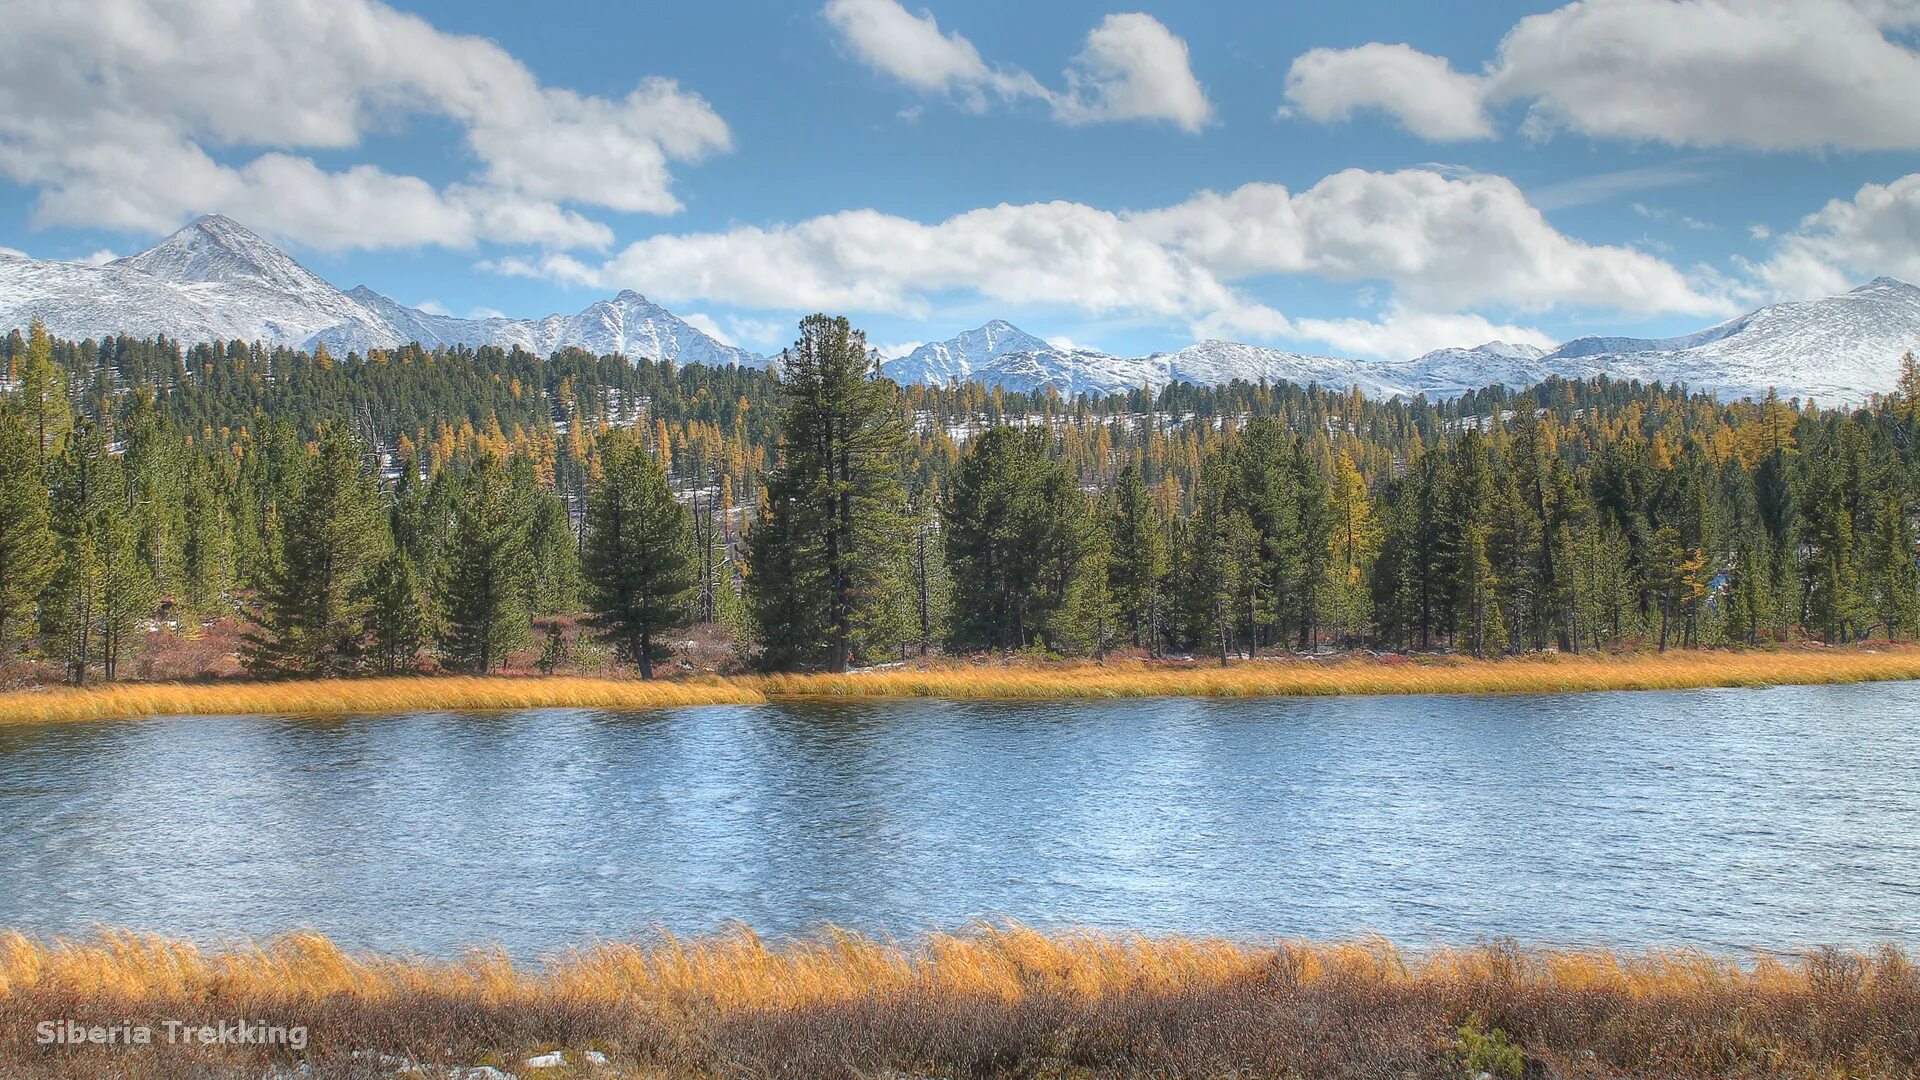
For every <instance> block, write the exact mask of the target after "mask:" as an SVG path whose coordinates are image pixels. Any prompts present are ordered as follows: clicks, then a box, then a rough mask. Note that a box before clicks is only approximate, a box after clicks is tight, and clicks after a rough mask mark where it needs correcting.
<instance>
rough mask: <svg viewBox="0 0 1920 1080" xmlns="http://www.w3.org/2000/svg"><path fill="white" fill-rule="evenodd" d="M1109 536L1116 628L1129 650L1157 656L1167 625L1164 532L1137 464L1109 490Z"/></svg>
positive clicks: (1156, 509)
mask: <svg viewBox="0 0 1920 1080" xmlns="http://www.w3.org/2000/svg"><path fill="white" fill-rule="evenodd" d="M1109 532H1110V533H1111V535H1112V537H1113V553H1112V559H1111V563H1110V565H1111V577H1112V579H1113V580H1112V591H1113V598H1114V603H1115V604H1117V605H1118V606H1119V609H1120V614H1119V618H1120V622H1121V624H1122V625H1123V626H1124V627H1125V629H1126V636H1127V640H1128V642H1129V643H1130V644H1132V645H1133V646H1134V647H1135V648H1140V647H1145V648H1146V649H1147V650H1148V651H1149V652H1151V653H1152V654H1153V655H1156V656H1157V655H1159V651H1160V642H1161V638H1162V637H1163V636H1164V632H1165V621H1166V578H1167V573H1168V569H1169V563H1168V560H1167V530H1166V525H1165V523H1163V522H1162V521H1161V520H1160V513H1159V508H1158V507H1157V506H1156V505H1155V504H1154V501H1153V498H1152V496H1151V495H1150V494H1149V493H1148V491H1147V485H1146V481H1145V479H1144V478H1143V476H1142V474H1141V469H1140V465H1139V463H1138V462H1128V463H1127V466H1126V467H1125V468H1123V469H1121V470H1120V476H1119V478H1118V480H1116V482H1115V484H1114V490H1113V500H1112V504H1111V525H1110V527H1109Z"/></svg>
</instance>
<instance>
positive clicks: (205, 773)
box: [0, 683, 1920, 957]
mask: <svg viewBox="0 0 1920 1080" xmlns="http://www.w3.org/2000/svg"><path fill="white" fill-rule="evenodd" d="M983 917H1007V918H1015V919H1019V920H1022V921H1026V922H1029V923H1032V924H1036V925H1040V926H1056V925H1067V924H1072V925H1091V926H1096V927H1108V928H1114V929H1126V930H1144V931H1155V932H1158V931H1180V932H1191V933H1222V934H1230V935H1236V936H1242V937H1247V938H1258V939H1264V938H1269V937H1274V936H1308V937H1315V938H1332V937H1349V936H1353V935H1358V934H1364V933H1370V932H1379V933H1384V934H1386V935H1388V936H1390V937H1392V938H1393V939H1395V940H1396V941H1399V942H1402V943H1406V944H1413V945H1421V944H1433V943H1461V942H1470V941H1473V940H1476V939H1480V938H1484V937H1490V936H1510V937H1514V938H1517V939H1519V940H1520V941H1522V942H1525V943H1530V944H1606V945H1613V946H1627V947H1632V946H1642V945H1655V944H1658V945H1688V946H1696V947H1702V948H1708V949H1715V950H1732V951H1744V950H1746V949H1750V948H1756V947H1798V946H1804V945H1810V944H1818V943H1840V944H1859V945H1864V944H1872V943H1877V942H1888V941H1890V942H1896V943H1902V944H1905V945H1907V946H1909V947H1915V946H1920V684H1915V683H1886V684H1877V685H1868V686H1851V687H1803V688H1781V689H1772V690H1705V691H1688V692H1678V693H1619V694H1582V695H1567V696H1551V697H1479V698H1476V697H1419V698H1342V699H1278V700H1251V701H1250V700H1240V701H1189V700H1164V701H1161V700H1156V701H1129V702H1100V703H1079V702H1076V703H1048V704H977V703H951V702H935V701H900V702H888V703H878V704H862V705H833V706H794V705H766V706H751V707H713V708H697V709H677V710H662V711H655V712H632V713H609V712H596V711H580V710H549V711H532V712H522V713H511V714H453V713H419V714H411V715H399V716H377V717H376V716H369V717H356V718H350V719H340V720H324V721H317V720H307V719H299V720H296V719H286V718H277V717H194V718H182V719H177V720H143V721H133V722H125V723H120V722H113V723H95V724H70V725H65V724H50V725H44V726H29V727H23V728H11V729H0V927H11V928H17V929H23V930H27V931H31V932H37V933H66V932H77V931H85V930H87V929H88V928H90V927H93V926H95V925H100V924H107V925H116V926H130V927H134V928H136V929H142V930H152V931H158V932H164V933H168V934H174V935H183V936H188V937H193V938H197V939H201V940H206V941H218V940H221V939H223V938H227V937H231V936H235V935H239V934H252V935H262V934H270V933H274V932H278V931H283V930H288V929H293V928H300V927H311V928H315V929H319V930H322V931H324V932H326V933H328V934H331V935H333V936H334V937H335V938H336V939H337V940H340V941H342V942H344V943H346V944H349V945H352V946H355V947H369V948H381V949H393V950H411V951H417V952H422V953H430V954H449V953H452V952H455V951H457V950H458V949H460V948H462V947H465V946H470V945H476V944H483V943H498V944H501V945H504V946H505V947H506V948H508V949H509V950H510V951H512V952H514V953H515V954H517V955H522V956H529V957H531V956H537V955H540V954H542V953H545V952H548V951H550V950H553V949H556V948H559V947H562V946H565V945H570V944H577V943H581V942H585V941H589V940H594V939H603V938H612V937H626V936H633V935H641V934H645V933H646V932H648V931H649V930H650V929H653V928H656V927H666V928H669V929H672V930H674V931H679V932H698V931H703V930H711V929H714V928H717V927H720V926H723V925H725V924H726V923H728V922H729V921H735V920H737V921H740V922H745V923H747V924H749V925H751V926H753V927H754V928H756V929H758V930H760V931H762V932H763V933H771V934H785V933H789V932H795V931H801V930H804V929H806V928H808V927H811V926H816V925H819V924H821V923H829V922H830V923H837V924H841V925H845V926H851V927H855V928H859V929H863V930H868V931H879V932H888V933H898V934H905V935H911V934H913V933H915V932H917V931H921V930H926V929H930V928H952V927H955V926H958V925H961V924H963V923H965V922H967V921H968V920H971V919H976V918H983Z"/></svg>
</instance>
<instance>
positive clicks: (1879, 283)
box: [1853, 274, 1914, 292]
mask: <svg viewBox="0 0 1920 1080" xmlns="http://www.w3.org/2000/svg"><path fill="white" fill-rule="evenodd" d="M1870 289H1876V290H1877V289H1906V290H1914V286H1912V285H1910V284H1908V283H1907V282H1904V281H1901V280H1900V279H1899V278H1897V277H1888V276H1887V275H1885V274H1882V275H1880V276H1879V277H1877V278H1874V279H1873V280H1872V281H1869V282H1867V283H1866V284H1865V285H1862V286H1860V287H1859V288H1857V289H1855V290H1853V291H1854V292H1866V291H1868V290H1870Z"/></svg>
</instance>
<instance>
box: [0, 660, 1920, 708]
mask: <svg viewBox="0 0 1920 1080" xmlns="http://www.w3.org/2000/svg"><path fill="white" fill-rule="evenodd" d="M1891 679H1920V648H1916V647H1914V646H1886V647H1881V648H1877V649H1867V648H1854V649H1797V650H1780V651H1716V650H1688V651H1675V652H1669V653H1665V654H1644V653H1634V654H1624V655H1605V656H1591V655H1583V656H1569V655H1551V654H1550V655H1540V656H1526V657H1516V658H1511V659H1499V660H1474V659H1470V658H1465V657H1450V656H1420V657H1413V658H1409V657H1399V656H1393V657H1385V658H1365V657H1354V658H1346V659H1337V660H1300V659H1275V660H1255V661H1242V662H1239V663H1236V664H1234V665H1233V666H1231V667H1226V668H1221V667H1216V666H1213V665H1210V664H1202V663H1187V664H1182V663H1159V662H1146V661H1139V660H1123V661H1115V662H1113V663H1110V664H1104V665H1102V664H1094V663H1091V662H1085V661H1070V662H1054V663H1047V662H1040V663H1035V662H1022V663H1013V664H1006V665H989V664H959V663H956V664H951V665H948V666H937V667H931V668H894V669H881V670H871V671H861V672H854V673H851V674H846V675H826V674H808V675H742V676H732V677H723V676H715V675H708V676H698V677H694V678H690V679H663V680H656V681H651V682H643V681H640V680H632V679H624V680H623V679H595V678H582V677H572V676H558V677H547V678H531V677H517V676H495V677H488V678H474V677H458V676H447V677H434V678H428V677H407V678H393V679H331V680H321V681H311V682H241V681H234V682H207V683H115V684H112V685H109V686H93V687H86V688H81V689H74V688H69V687H50V688H45V689H39V690H22V691H13V692H8V693H0V725H6V724H20V723H34V722H44V721H58V720H98V719H114V718H130V717H142V716H209V715H242V714H256V713H264V714H276V715H334V714H346V713H382V712H405V711H416V710H421V709H445V710H461V711H471V710H506V709H540V708H568V707H571V708H595V709H645V708H663V707H675V706H686V705H740V704H759V703H764V702H766V701H768V700H778V699H788V700H807V699H822V698H914V697H920V698H946V699H951V700H963V701H1016V700H1074V699H1079V700H1089V699H1101V698H1139V697H1279V696H1311V697H1322V696H1329V695H1340V694H1522V693H1569V692H1576V691H1595V690H1684V689H1693V688H1699V687H1713V686H1781V685H1788V684H1820V683H1853V682H1871V681H1881V680H1891Z"/></svg>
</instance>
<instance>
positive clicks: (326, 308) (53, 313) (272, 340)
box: [0, 214, 767, 366]
mask: <svg viewBox="0 0 1920 1080" xmlns="http://www.w3.org/2000/svg"><path fill="white" fill-rule="evenodd" d="M36 316H38V317H39V318H41V319H43V320H44V321H45V322H46V324H47V327H48V329H50V330H51V331H52V332H53V333H54V334H56V335H57V336H60V337H66V338H101V337H106V336H109V335H112V334H133V335H137V336H140V337H149V336H152V335H154V334H165V335H166V336H168V337H170V338H175V339H178V340H181V341H188V342H200V341H233V340H240V341H248V342H252V341H261V342H266V343H268V344H272V345H284V346H289V347H293V348H302V349H311V348H314V347H316V346H319V345H325V346H326V347H327V348H328V349H330V350H333V351H334V352H337V353H345V352H349V351H356V350H357V351H361V352H364V351H366V350H367V349H370V348H384V347H393V346H398V345H405V344H407V343H409V342H413V341H418V342H420V343H421V344H422V345H425V346H428V347H429V348H431V347H434V346H452V345H470V346H475V347H478V346H482V345H499V346H503V347H511V346H514V345H518V346H521V347H522V348H525V349H528V350H530V351H533V352H538V353H542V354H545V353H550V352H552V351H554V350H556V349H562V348H567V347H576V348H582V349H587V350H590V351H592V352H595V353H624V354H626V355H629V356H636V357H640V356H644V357H648V358H651V359H658V360H673V361H676V362H679V363H698V364H707V365H726V364H745V365H751V366H765V365H766V363H767V358H766V357H763V356H761V355H759V354H757V353H753V352H750V351H748V350H746V349H741V348H736V347H734V346H732V345H728V344H725V343H723V342H720V341H716V340H715V339H714V338H712V337H711V336H709V335H707V334H705V333H703V332H701V331H700V330H699V329H698V328H696V327H694V326H692V325H690V324H688V323H687V322H686V321H685V320H683V319H681V318H680V317H679V316H677V315H674V314H673V313H672V312H670V311H668V310H667V309H665V308H663V307H661V306H660V305H658V304H655V303H653V302H652V301H650V300H648V299H647V298H646V297H644V296H641V295H640V294H639V293H636V292H623V293H621V294H620V295H618V296H616V297H614V298H613V299H611V300H601V301H598V302H596V303H594V304H592V305H591V306H589V307H588V308H587V309H586V310H584V311H581V312H579V313H578V314H574V315H549V316H547V317H546V318H544V319H506V318H494V319H463V318H458V317H456V316H452V315H437V314H434V313H432V312H427V311H422V310H420V309H419V308H412V307H408V306H406V305H404V304H401V303H399V302H397V301H395V300H392V299H390V298H388V297H386V296H382V295H381V294H379V293H377V292H374V291H373V290H372V289H369V288H367V287H366V286H364V285H363V286H359V287H357V288H355V289H353V290H351V291H348V292H341V291H340V290H339V289H336V288H335V287H333V286H332V285H330V284H328V283H327V282H326V281H325V280H323V279H321V278H320V277H319V276H317V275H315V274H314V273H312V272H311V271H309V270H308V269H307V268H306V267H304V266H301V265H300V264H299V263H298V262H296V261H295V260H293V259H292V258H290V257H289V256H288V255H287V254H286V253H285V252H283V251H281V250H280V249H279V248H277V247H275V246H274V245H272V244H270V243H268V242H267V241H266V240H264V239H262V238H260V237H259V236H257V235H255V234H254V233H252V232H250V231H248V230H247V229H246V228H245V227H244V226H242V225H240V224H238V223H237V222H235V221H233V220H231V219H229V218H225V217H221V216H219V215H217V214H216V215H208V216H206V217H202V218H200V219H198V220H196V221H194V222H193V223H192V224H189V225H187V226H186V227H185V228H183V229H181V230H180V231H179V232H176V233H174V234H173V235H172V236H169V237H167V238H166V239H165V240H162V241H161V242H160V243H158V244H156V245H154V246H153V247H151V248H149V249H147V250H146V251H143V252H141V253H140V254H138V255H132V256H129V257H127V258H124V259H117V260H115V261H113V262H110V263H107V264H105V265H103V266H89V265H86V264H84V263H69V262H54V261H49V260H40V259H26V258H20V257H17V256H10V255H5V254H0V329H11V328H13V327H24V326H25V325H26V324H27V323H28V322H29V321H31V320H32V319H33V318H34V317H36Z"/></svg>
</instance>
